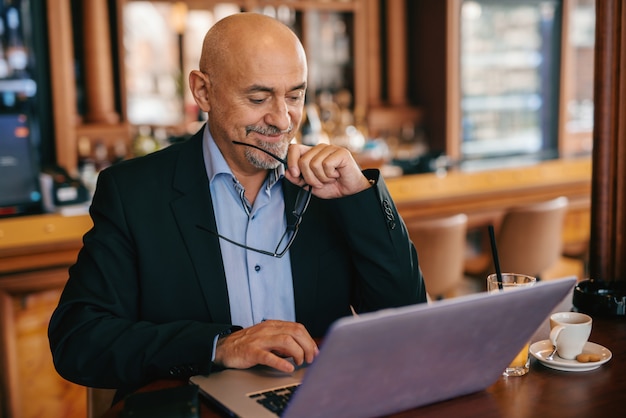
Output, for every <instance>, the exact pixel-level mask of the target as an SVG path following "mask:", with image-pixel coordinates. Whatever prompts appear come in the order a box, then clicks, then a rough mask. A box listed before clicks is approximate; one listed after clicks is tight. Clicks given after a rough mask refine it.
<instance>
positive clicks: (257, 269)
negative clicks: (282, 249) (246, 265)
mask: <svg viewBox="0 0 626 418" xmlns="http://www.w3.org/2000/svg"><path fill="white" fill-rule="evenodd" d="M254 271H256V272H259V271H261V266H259V265H258V264H257V265H256V266H254Z"/></svg>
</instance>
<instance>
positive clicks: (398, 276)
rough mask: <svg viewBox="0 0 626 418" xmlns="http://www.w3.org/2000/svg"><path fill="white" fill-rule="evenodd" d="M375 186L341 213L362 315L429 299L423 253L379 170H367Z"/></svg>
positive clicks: (348, 200) (341, 205) (342, 202)
mask: <svg viewBox="0 0 626 418" xmlns="http://www.w3.org/2000/svg"><path fill="white" fill-rule="evenodd" d="M364 174H365V175H366V177H367V178H368V179H369V180H370V182H371V183H373V184H372V187H371V188H370V189H367V190H365V191H363V192H361V193H357V194H356V195H353V196H348V197H345V198H342V199H337V200H336V202H335V205H336V207H335V213H336V215H337V216H338V217H339V223H340V224H341V225H344V228H343V231H344V235H345V239H346V240H347V241H348V243H349V245H350V247H351V248H352V254H353V257H354V261H355V263H354V265H355V266H356V269H357V270H358V276H359V277H360V286H359V287H358V294H357V295H356V296H357V305H356V306H355V309H356V310H357V311H358V312H365V311H374V310H377V309H382V308H388V307H395V306H403V305H410V304H415V303H421V302H425V301H426V291H425V287H424V281H423V277H422V273H421V271H420V268H419V263H418V258H417V252H416V250H415V247H414V245H413V243H412V242H411V240H410V238H409V235H408V231H407V229H406V226H405V224H404V221H403V220H402V218H401V217H400V214H399V213H398V211H397V209H396V206H395V204H394V202H393V199H392V198H391V195H390V193H389V190H388V189H387V186H386V185H385V182H384V180H383V178H382V176H380V173H379V171H378V170H365V171H364Z"/></svg>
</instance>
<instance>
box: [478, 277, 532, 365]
mask: <svg viewBox="0 0 626 418" xmlns="http://www.w3.org/2000/svg"><path fill="white" fill-rule="evenodd" d="M536 282H537V278H536V277H533V276H528V275H525V274H518V273H502V278H501V280H500V279H499V278H498V275H497V274H495V273H494V274H490V275H489V276H487V291H488V292H489V293H495V292H503V291H504V292H507V291H510V290H514V289H519V288H521V287H527V286H533V285H534V284H535V283H536ZM529 347H530V342H527V343H526V344H525V345H524V347H523V348H522V350H521V351H520V352H519V353H518V354H517V355H516V356H515V358H514V359H513V361H511V364H509V366H508V367H507V368H506V369H504V372H503V373H502V374H504V375H505V376H523V375H525V374H526V373H528V370H529V368H530V355H529V351H528V348H529Z"/></svg>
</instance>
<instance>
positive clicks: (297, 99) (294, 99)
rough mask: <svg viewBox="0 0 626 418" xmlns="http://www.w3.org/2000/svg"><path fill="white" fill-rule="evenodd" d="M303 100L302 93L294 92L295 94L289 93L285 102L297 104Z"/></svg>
mask: <svg viewBox="0 0 626 418" xmlns="http://www.w3.org/2000/svg"><path fill="white" fill-rule="evenodd" d="M303 99H304V93H303V92H301V91H298V92H295V93H291V94H289V95H288V96H287V100H289V101H291V102H293V103H299V102H300V101H302V100H303Z"/></svg>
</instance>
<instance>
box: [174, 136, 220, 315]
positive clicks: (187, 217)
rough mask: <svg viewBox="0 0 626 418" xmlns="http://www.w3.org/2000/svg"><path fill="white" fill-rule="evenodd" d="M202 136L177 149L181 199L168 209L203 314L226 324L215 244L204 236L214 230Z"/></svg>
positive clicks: (212, 238)
mask: <svg viewBox="0 0 626 418" xmlns="http://www.w3.org/2000/svg"><path fill="white" fill-rule="evenodd" d="M203 132H204V130H200V132H198V133H197V134H196V135H194V136H193V137H192V138H191V139H189V140H188V142H187V143H186V144H184V146H183V147H182V149H181V152H180V154H179V157H178V161H177V164H176V168H175V174H174V183H173V187H174V188H175V189H177V190H179V191H180V192H181V197H180V198H178V199H176V200H174V201H172V203H171V206H172V211H173V213H174V217H175V218H176V222H177V223H178V227H179V228H180V232H181V235H182V237H183V241H184V242H185V246H186V247H187V252H188V253H189V255H190V257H191V260H192V263H193V265H194V268H195V270H196V276H197V279H198V280H199V282H200V287H201V288H202V291H203V293H204V298H205V301H206V304H207V310H208V311H209V312H210V315H211V318H212V320H213V321H214V322H218V323H224V324H228V323H230V309H229V305H228V289H227V287H226V275H225V273H224V265H223V262H222V257H221V250H220V246H219V241H218V239H217V237H215V236H214V235H212V234H211V233H209V232H207V230H209V231H216V230H217V228H216V225H215V216H214V215H213V202H212V200H211V196H210V192H209V182H208V178H207V175H206V170H205V167H204V159H203V157H202V133H203ZM199 226H200V227H199Z"/></svg>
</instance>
